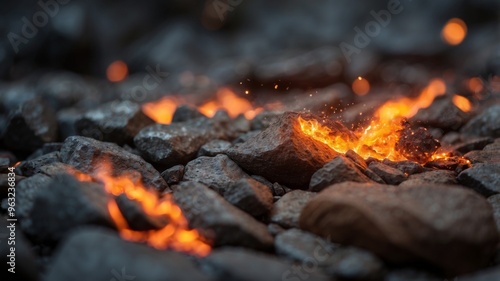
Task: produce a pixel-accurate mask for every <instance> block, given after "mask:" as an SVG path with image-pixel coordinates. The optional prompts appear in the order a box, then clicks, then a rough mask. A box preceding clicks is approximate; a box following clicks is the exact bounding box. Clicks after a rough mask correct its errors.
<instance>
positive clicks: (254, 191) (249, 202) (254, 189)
mask: <svg viewBox="0 0 500 281" xmlns="http://www.w3.org/2000/svg"><path fill="white" fill-rule="evenodd" d="M224 198H225V199H226V200H227V201H228V202H229V203H231V204H233V205H234V206H236V207H238V208H240V209H241V210H243V211H245V212H247V213H248V214H250V215H252V216H253V217H259V216H262V215H266V214H269V212H271V210H272V208H273V194H272V193H271V191H270V190H269V188H268V187H267V186H265V185H264V184H262V183H260V182H258V181H256V180H254V179H241V180H239V181H237V182H235V183H234V184H232V185H231V186H230V188H229V189H228V190H227V191H226V192H224Z"/></svg>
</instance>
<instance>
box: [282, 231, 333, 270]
mask: <svg viewBox="0 0 500 281" xmlns="http://www.w3.org/2000/svg"><path fill="white" fill-rule="evenodd" d="M274 247H275V248H276V253H277V254H278V255H279V256H282V257H286V258H289V259H292V260H295V261H299V262H304V261H306V260H308V259H314V260H315V261H316V263H317V264H318V266H321V267H324V266H326V265H327V264H328V258H329V256H331V255H332V253H333V251H334V250H335V249H336V248H337V247H338V246H336V245H334V244H332V243H330V242H329V241H327V240H326V239H324V238H322V237H319V236H317V235H315V234H312V233H309V232H306V231H303V230H300V229H297V228H292V229H289V230H285V231H283V232H281V233H279V234H278V235H276V237H275V239H274Z"/></svg>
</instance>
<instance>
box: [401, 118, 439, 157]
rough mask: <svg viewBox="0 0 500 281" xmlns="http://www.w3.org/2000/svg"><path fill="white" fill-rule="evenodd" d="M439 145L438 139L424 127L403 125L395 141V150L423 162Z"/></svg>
mask: <svg viewBox="0 0 500 281" xmlns="http://www.w3.org/2000/svg"><path fill="white" fill-rule="evenodd" d="M440 146H441V144H440V143H439V141H437V140H436V139H434V137H433V136H432V135H431V134H430V133H429V132H428V131H427V129H426V128H422V127H419V128H417V129H412V128H411V127H410V126H409V125H405V126H404V129H403V130H402V131H401V132H400V137H399V141H398V142H397V143H396V150H397V151H399V152H400V153H401V154H403V155H404V156H405V157H406V159H408V160H412V161H415V162H418V163H425V162H427V161H429V160H430V159H431V156H432V155H433V154H434V152H435V151H436V150H437V149H438V148H439V147H440Z"/></svg>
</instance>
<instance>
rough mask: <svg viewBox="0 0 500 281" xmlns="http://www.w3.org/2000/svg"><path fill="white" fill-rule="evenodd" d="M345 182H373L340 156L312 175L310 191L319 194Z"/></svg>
mask: <svg viewBox="0 0 500 281" xmlns="http://www.w3.org/2000/svg"><path fill="white" fill-rule="evenodd" d="M398 172H399V171H398ZM345 181H353V182H371V180H370V179H369V178H368V177H367V176H366V175H365V174H363V173H362V172H361V171H360V170H359V169H358V167H356V165H355V164H354V163H353V162H352V161H351V160H350V159H349V158H347V157H345V156H342V155H339V156H336V157H335V158H333V160H332V161H330V162H328V163H327V164H325V165H324V166H323V167H322V168H321V169H319V170H318V171H316V172H315V173H314V174H313V175H312V177H311V182H310V183H309V190H310V191H316V192H317V191H321V190H322V189H324V188H325V187H327V186H330V185H332V184H335V183H341V182H345Z"/></svg>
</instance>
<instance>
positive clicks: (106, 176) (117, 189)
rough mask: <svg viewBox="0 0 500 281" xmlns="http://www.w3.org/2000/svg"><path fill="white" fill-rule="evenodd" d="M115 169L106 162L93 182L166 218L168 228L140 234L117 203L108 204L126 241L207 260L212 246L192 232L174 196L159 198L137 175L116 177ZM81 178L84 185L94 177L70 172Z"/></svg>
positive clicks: (152, 214) (94, 176)
mask: <svg viewBox="0 0 500 281" xmlns="http://www.w3.org/2000/svg"><path fill="white" fill-rule="evenodd" d="M112 171H113V167H112V165H111V163H110V162H109V161H107V160H105V159H103V161H102V162H101V164H100V165H99V167H98V168H97V171H96V173H94V174H93V178H95V179H97V180H98V181H100V182H102V183H103V184H104V187H105V189H106V191H107V192H108V193H110V194H112V195H114V196H118V195H121V194H124V195H126V196H127V198H129V199H130V200H134V201H136V202H138V203H139V205H140V206H141V207H142V210H143V211H144V213H145V214H147V215H148V216H150V217H157V218H165V219H166V220H167V221H168V224H167V225H166V226H165V227H163V228H161V229H158V230H149V231H136V230H132V229H130V228H129V225H128V223H127V220H126V219H125V218H124V216H123V214H122V213H121V211H120V209H119V208H118V205H117V203H116V201H115V200H114V199H111V200H110V201H109V202H108V211H109V213H110V216H111V218H112V219H113V221H114V223H115V225H116V227H117V228H118V231H119V232H120V235H121V237H122V238H123V239H126V240H129V241H134V242H146V243H147V244H149V245H150V246H152V247H154V248H157V249H167V248H170V249H173V250H176V251H181V252H186V253H191V254H194V255H197V256H206V255H208V254H209V253H210V250H211V248H210V246H209V245H208V244H207V243H206V242H204V241H203V238H202V237H201V236H200V234H199V233H198V232H197V231H196V230H190V229H188V222H187V220H186V218H185V217H184V215H183V214H182V211H181V209H180V208H179V207H178V206H177V205H176V204H175V203H174V201H173V199H172V197H171V195H170V194H167V195H165V196H163V197H162V198H160V197H159V196H158V194H156V193H155V192H153V191H151V190H150V189H147V188H146V187H145V186H143V184H142V183H141V181H140V176H138V175H137V174H133V173H132V172H130V173H125V174H122V175H119V176H112ZM69 172H70V173H72V174H73V175H77V179H79V180H80V181H90V180H92V177H90V176H89V175H87V177H82V175H85V174H83V173H81V172H78V171H69Z"/></svg>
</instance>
